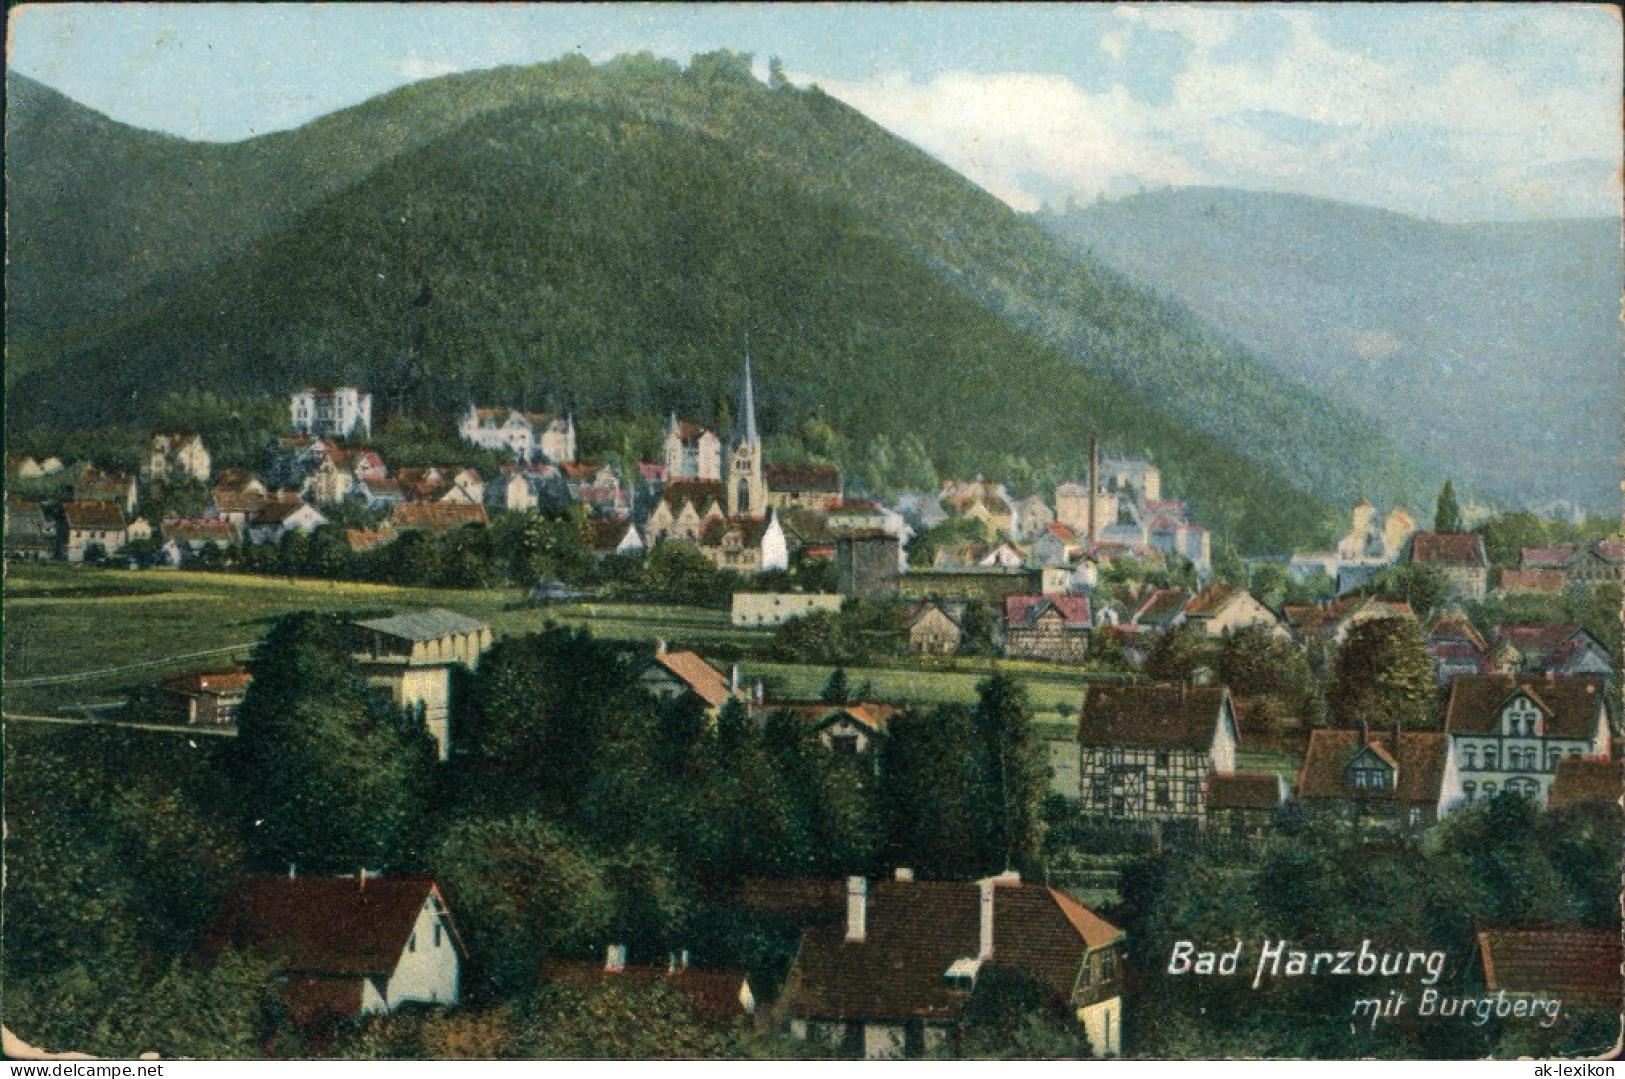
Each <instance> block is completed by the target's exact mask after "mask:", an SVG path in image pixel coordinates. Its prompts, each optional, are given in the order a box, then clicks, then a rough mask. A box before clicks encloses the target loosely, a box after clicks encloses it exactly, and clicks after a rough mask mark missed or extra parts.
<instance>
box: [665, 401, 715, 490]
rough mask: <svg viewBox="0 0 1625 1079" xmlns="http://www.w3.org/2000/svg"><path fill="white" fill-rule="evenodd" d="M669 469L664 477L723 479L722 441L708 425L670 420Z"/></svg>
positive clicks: (668, 422) (667, 441)
mask: <svg viewBox="0 0 1625 1079" xmlns="http://www.w3.org/2000/svg"><path fill="white" fill-rule="evenodd" d="M665 466H666V472H665V475H664V476H663V477H661V478H662V479H665V480H667V481H668V482H669V481H672V480H706V481H708V482H711V483H721V482H722V440H721V439H720V438H718V437H717V433H716V432H715V431H713V430H711V429H710V428H708V427H702V426H701V425H700V424H697V423H691V422H690V421H688V420H679V419H678V418H677V413H675V412H673V413H672V414H671V419H670V420H668V421H667V422H666V442H665Z"/></svg>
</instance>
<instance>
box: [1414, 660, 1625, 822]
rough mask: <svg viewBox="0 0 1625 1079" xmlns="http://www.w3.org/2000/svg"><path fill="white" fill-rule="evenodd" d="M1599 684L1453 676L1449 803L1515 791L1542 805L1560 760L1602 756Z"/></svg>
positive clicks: (1603, 716) (1604, 731)
mask: <svg viewBox="0 0 1625 1079" xmlns="http://www.w3.org/2000/svg"><path fill="white" fill-rule="evenodd" d="M1605 686H1606V682H1605V680H1604V679H1603V678H1600V677H1591V676H1563V677H1558V676H1554V675H1542V676H1539V677H1523V678H1519V677H1514V676H1512V675H1504V674H1484V675H1462V676H1460V677H1458V678H1456V679H1454V680H1453V681H1452V682H1451V683H1450V700H1449V703H1448V704H1447V705H1446V706H1445V719H1444V729H1445V733H1446V734H1447V735H1448V736H1449V737H1450V740H1451V748H1452V750H1453V751H1454V755H1455V764H1456V769H1455V774H1454V775H1453V776H1452V777H1451V778H1452V779H1453V780H1454V781H1455V784H1456V785H1455V786H1454V788H1452V789H1450V790H1448V791H1447V792H1446V793H1447V795H1448V796H1449V797H1450V799H1451V801H1452V802H1454V801H1456V800H1459V801H1461V802H1465V803H1471V802H1473V801H1476V800H1477V799H1479V798H1490V797H1493V796H1494V795H1495V794H1496V793H1498V792H1500V791H1514V792H1517V793H1519V794H1523V795H1525V796H1527V797H1529V798H1531V799H1533V800H1534V801H1535V802H1536V803H1537V804H1539V805H1545V804H1546V799H1547V796H1548V795H1549V794H1550V792H1551V788H1552V783H1553V781H1554V780H1555V779H1556V778H1557V767H1558V765H1559V763H1561V762H1562V760H1563V759H1564V758H1565V757H1595V758H1600V759H1603V760H1606V759H1608V758H1609V756H1610V749H1611V744H1612V743H1611V741H1610V738H1611V733H1612V732H1611V729H1610V727H1609V722H1608V706H1607V703H1606V698H1607V694H1606V693H1605V692H1604V690H1605Z"/></svg>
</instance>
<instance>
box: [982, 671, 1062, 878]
mask: <svg viewBox="0 0 1625 1079" xmlns="http://www.w3.org/2000/svg"><path fill="white" fill-rule="evenodd" d="M973 717H974V720H975V724H976V731H977V734H978V735H979V736H980V741H981V745H982V752H983V753H984V754H985V755H986V761H987V779H988V782H989V784H990V786H991V787H992V795H991V797H990V798H989V805H988V810H989V816H990V818H991V819H992V820H993V821H995V822H997V823H996V827H997V832H996V834H997V836H998V844H997V847H996V850H997V853H998V855H999V857H1000V858H1002V860H1003V862H1004V866H1003V868H1010V869H1019V870H1021V871H1022V872H1024V873H1032V872H1033V871H1035V870H1036V869H1037V868H1038V867H1039V858H1040V854H1041V852H1042V850H1043V844H1044V817H1043V804H1044V795H1045V793H1046V791H1047V788H1048V780H1049V766H1048V762H1047V761H1046V760H1045V757H1044V744H1043V742H1042V741H1040V740H1039V738H1038V734H1037V732H1036V731H1034V730H1033V724H1032V718H1033V709H1032V702H1031V701H1030V700H1029V699H1028V696H1027V687H1026V686H1025V685H1024V684H1023V683H1021V682H1019V681H1017V680H1016V679H1014V678H1012V677H1010V676H1009V675H1007V674H1004V673H1003V672H1002V671H995V672H994V673H993V675H992V677H990V678H987V679H985V680H984V681H982V682H981V683H980V684H978V685H977V687H976V708H975V711H974V713H973Z"/></svg>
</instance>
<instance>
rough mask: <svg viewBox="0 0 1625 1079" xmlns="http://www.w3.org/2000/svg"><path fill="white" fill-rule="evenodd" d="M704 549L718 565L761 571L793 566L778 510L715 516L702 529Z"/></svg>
mask: <svg viewBox="0 0 1625 1079" xmlns="http://www.w3.org/2000/svg"><path fill="white" fill-rule="evenodd" d="M699 547H700V553H701V554H703V555H705V557H707V558H709V559H710V560H711V562H712V564H713V565H715V566H716V567H717V568H718V569H731V570H738V571H739V572H740V573H758V572H760V571H762V570H771V569H789V568H790V546H789V543H788V541H787V540H786V539H785V535H784V527H783V526H782V525H780V524H779V519H778V516H777V512H776V511H774V510H771V509H770V510H768V514H767V516H766V517H728V518H717V517H712V518H710V519H708V520H707V521H706V522H705V526H704V528H702V529H701V531H700V542H699Z"/></svg>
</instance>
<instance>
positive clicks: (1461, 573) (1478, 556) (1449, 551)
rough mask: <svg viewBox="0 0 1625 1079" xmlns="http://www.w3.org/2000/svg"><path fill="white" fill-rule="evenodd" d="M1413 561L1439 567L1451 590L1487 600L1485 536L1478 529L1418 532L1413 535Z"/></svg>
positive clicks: (1487, 573) (1454, 592)
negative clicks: (1475, 530) (1470, 530)
mask: <svg viewBox="0 0 1625 1079" xmlns="http://www.w3.org/2000/svg"><path fill="white" fill-rule="evenodd" d="M1410 561H1411V562H1413V563H1415V564H1417V565H1423V566H1435V567H1437V568H1438V569H1439V571H1440V572H1441V573H1443V574H1444V577H1445V580H1446V581H1447V582H1449V585H1450V593H1451V595H1454V596H1460V597H1461V598H1463V599H1475V600H1476V599H1483V598H1484V593H1485V591H1486V589H1487V588H1488V585H1489V560H1488V559H1487V558H1486V557H1485V556H1484V537H1483V536H1480V535H1478V534H1477V533H1476V532H1418V533H1416V534H1415V535H1413V536H1411V550H1410Z"/></svg>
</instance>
